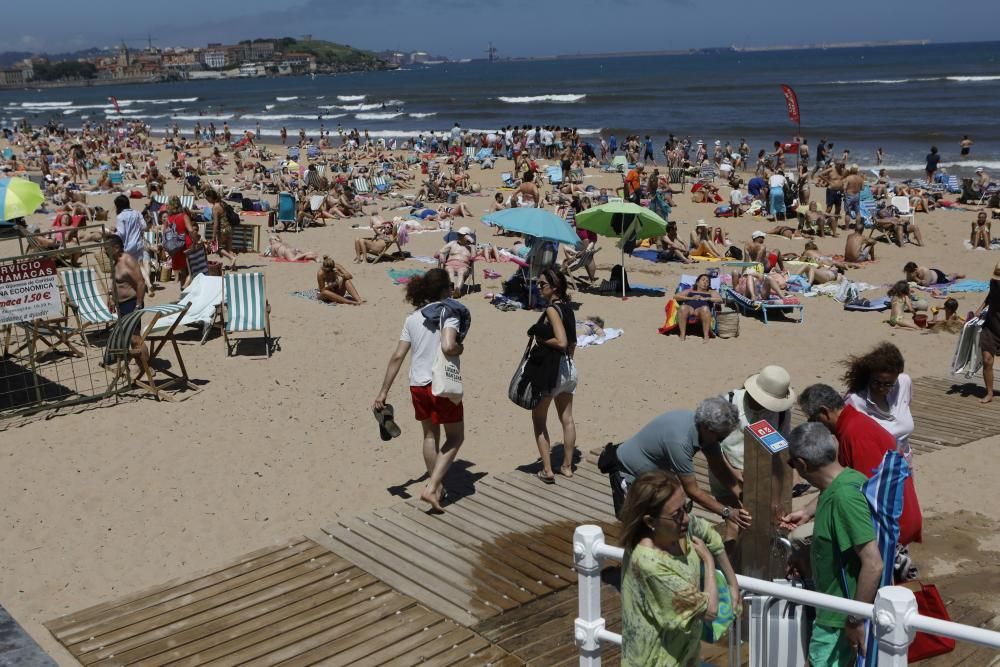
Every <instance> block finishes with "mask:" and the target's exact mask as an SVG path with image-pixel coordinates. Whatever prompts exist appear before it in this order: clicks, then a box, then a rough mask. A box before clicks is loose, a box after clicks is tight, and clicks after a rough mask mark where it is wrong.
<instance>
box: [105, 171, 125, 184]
mask: <svg viewBox="0 0 1000 667" xmlns="http://www.w3.org/2000/svg"><path fill="white" fill-rule="evenodd" d="M108 178H109V179H110V180H111V185H121V184H122V182H123V181H124V180H125V177H124V176H123V175H122V172H120V171H112V172H108Z"/></svg>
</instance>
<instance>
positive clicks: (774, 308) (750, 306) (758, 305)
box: [719, 285, 806, 324]
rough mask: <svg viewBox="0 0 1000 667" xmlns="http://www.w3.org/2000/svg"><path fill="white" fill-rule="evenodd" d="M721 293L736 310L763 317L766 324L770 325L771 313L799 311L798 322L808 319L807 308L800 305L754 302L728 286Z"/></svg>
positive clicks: (724, 286)
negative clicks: (769, 316)
mask: <svg viewBox="0 0 1000 667" xmlns="http://www.w3.org/2000/svg"><path fill="white" fill-rule="evenodd" d="M719 293H720V294H721V295H722V298H723V299H724V300H725V301H728V302H729V303H730V304H731V305H732V306H733V307H734V308H736V309H737V310H739V311H741V312H742V313H743V314H744V315H757V314H760V315H762V316H763V318H764V324H770V322H769V321H768V313H769V312H781V313H791V312H794V311H796V310H797V311H798V313H799V319H798V322H799V323H800V324H801V323H802V322H803V321H805V319H806V311H805V306H803V305H802V304H800V303H782V302H780V301H773V302H772V301H759V300H758V301H752V300H750V299H749V298H747V297H745V296H743V295H742V294H740V293H739V292H737V291H736V290H734V289H733V288H731V287H729V286H728V285H723V286H722V288H721V289H720V290H719Z"/></svg>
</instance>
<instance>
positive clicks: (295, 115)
mask: <svg viewBox="0 0 1000 667" xmlns="http://www.w3.org/2000/svg"><path fill="white" fill-rule="evenodd" d="M240 118H244V119H247V120H292V119H293V118H301V119H305V120H316V118H317V114H300V113H274V114H269V113H261V114H252V113H248V114H243V115H242V116H240Z"/></svg>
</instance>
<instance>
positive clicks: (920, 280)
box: [903, 262, 965, 287]
mask: <svg viewBox="0 0 1000 667" xmlns="http://www.w3.org/2000/svg"><path fill="white" fill-rule="evenodd" d="M903 273H904V274H905V275H906V279H907V280H909V281H911V282H915V283H917V284H919V285H920V286H921V287H933V286H934V285H943V284H945V283H950V282H954V281H956V280H959V279H961V278H964V277H965V274H962V273H945V272H944V271H942V270H941V269H928V268H926V267H923V266H917V263H916V262H907V263H906V265H905V266H904V267H903Z"/></svg>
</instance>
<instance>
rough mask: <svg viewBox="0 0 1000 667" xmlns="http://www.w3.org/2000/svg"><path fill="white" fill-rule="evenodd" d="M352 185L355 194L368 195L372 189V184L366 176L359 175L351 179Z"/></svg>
mask: <svg viewBox="0 0 1000 667" xmlns="http://www.w3.org/2000/svg"><path fill="white" fill-rule="evenodd" d="M351 186H352V187H353V188H354V194H356V195H366V194H368V193H369V192H371V191H372V188H371V186H370V185H369V184H368V179H367V178H365V177H364V176H358V177H357V178H355V179H354V180H353V181H351Z"/></svg>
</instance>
